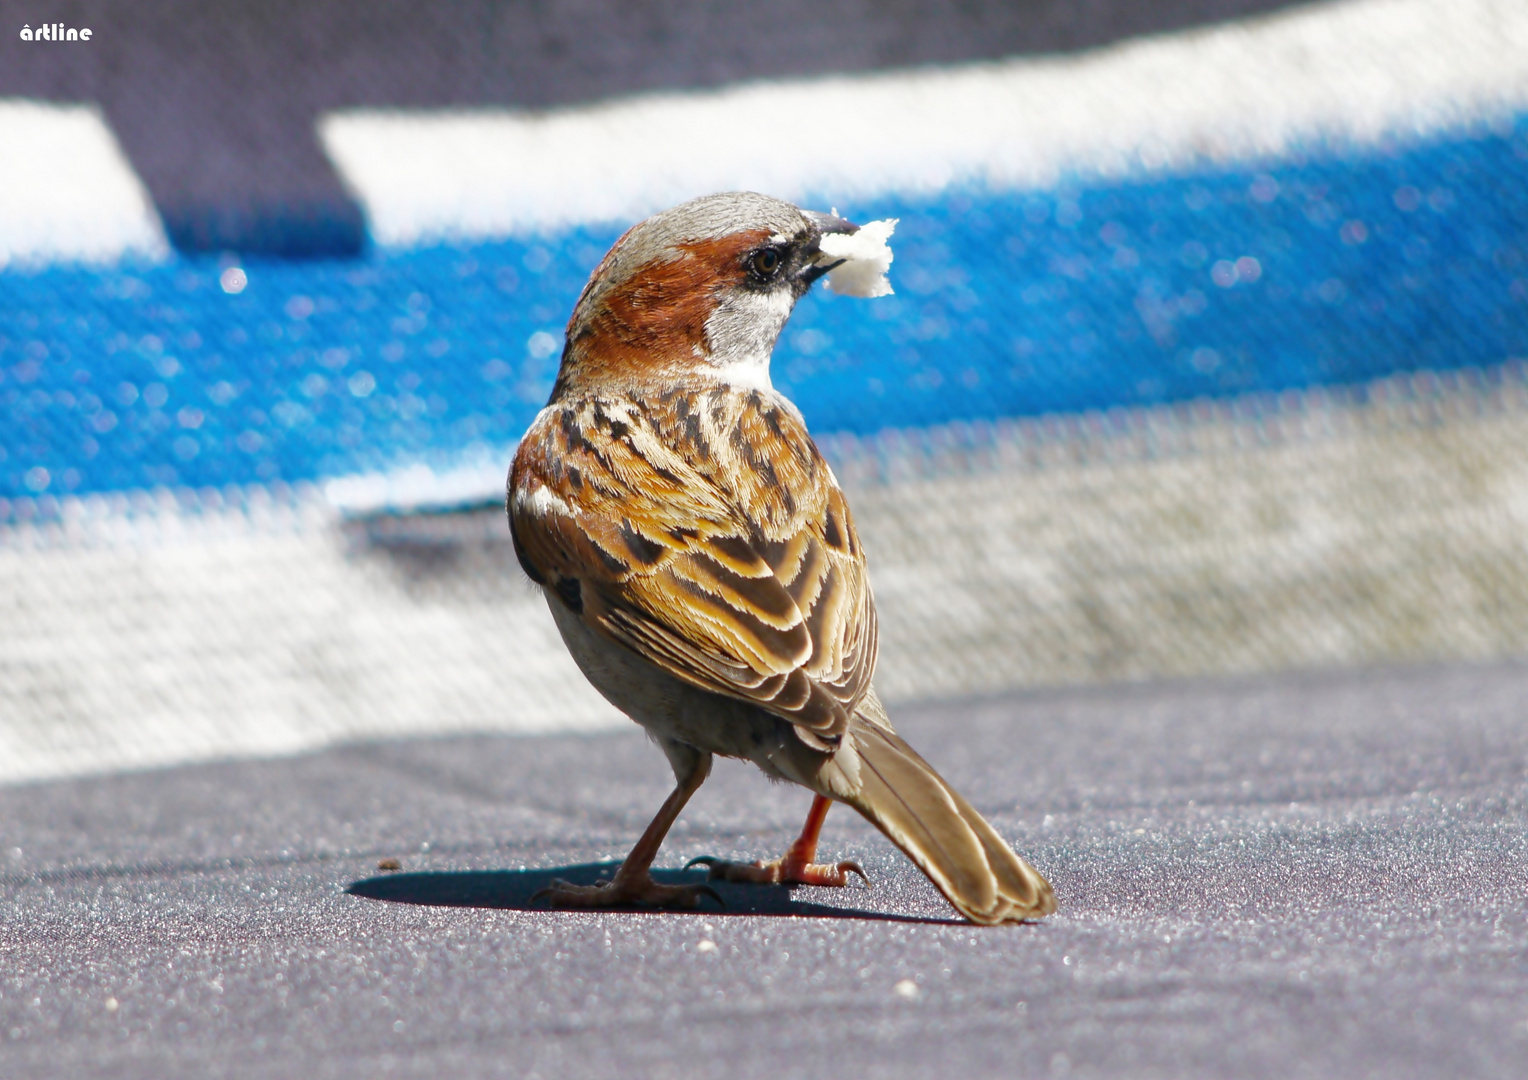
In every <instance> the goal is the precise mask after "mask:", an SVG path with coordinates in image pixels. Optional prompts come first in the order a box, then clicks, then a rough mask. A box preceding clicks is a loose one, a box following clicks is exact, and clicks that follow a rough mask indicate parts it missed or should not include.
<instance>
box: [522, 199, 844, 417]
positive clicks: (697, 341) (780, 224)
mask: <svg viewBox="0 0 1528 1080" xmlns="http://www.w3.org/2000/svg"><path fill="white" fill-rule="evenodd" d="M858 228H859V227H858V226H857V225H853V224H850V223H849V222H847V221H844V220H843V219H842V218H838V217H835V216H833V215H831V214H821V213H817V212H815V211H811V210H802V209H800V208H798V207H796V206H792V205H791V204H790V203H788V202H785V201H784V200H782V199H774V198H770V197H769V196H767V195H756V194H754V193H752V192H736V191H734V192H726V193H724V194H720V195H708V196H706V197H704V198H700V199H694V200H692V201H690V202H687V203H684V204H682V205H680V206H676V207H674V208H673V209H672V210H665V211H663V212H662V213H660V214H655V215H653V216H652V217H650V218H648V219H647V220H646V221H644V222H642V223H641V224H639V225H636V226H634V227H633V228H631V229H630V230H629V231H628V232H627V233H626V235H624V236H622V237H621V238H620V239H619V240H617V241H616V243H615V246H614V247H612V248H611V249H610V251H609V253H608V254H606V256H605V258H604V259H603V260H601V261H600V264H599V266H597V267H596V268H595V270H594V273H593V274H592V275H591V276H590V278H589V283H588V284H587V285H585V286H584V291H583V295H582V296H580V297H579V300H578V304H577V305H576V306H575V307H574V309H573V317H572V318H571V319H569V320H568V333H567V345H566V347H565V349H564V350H563V355H562V368H561V370H560V371H559V373H558V376H557V386H556V388H555V389H554V390H553V391H552V400H553V401H556V400H558V399H559V398H560V397H562V396H563V395H565V394H567V393H570V392H576V391H578V390H583V389H589V388H592V387H595V386H598V385H603V384H607V383H609V382H610V381H612V380H614V381H625V380H632V379H643V380H645V379H651V378H665V377H667V378H673V377H675V376H682V375H687V374H692V373H708V374H711V375H714V376H715V377H716V378H717V379H719V380H720V381H724V382H729V383H733V384H736V385H739V386H747V387H762V386H768V385H769V357H770V353H771V352H772V351H773V350H774V347H775V341H776V339H777V338H779V336H780V330H781V329H782V328H783V327H784V326H785V320H786V319H788V318H789V317H790V313H791V309H792V308H793V307H795V305H796V301H797V300H798V299H800V297H801V296H802V295H803V294H804V293H805V292H806V291H807V289H808V288H810V287H811V285H812V282H814V281H816V280H817V279H818V278H820V277H821V276H822V275H823V274H825V273H827V272H828V271H829V270H831V269H833V266H834V263H833V261H832V260H830V259H826V258H825V257H824V256H823V254H822V252H821V248H820V244H821V241H822V238H823V237H824V236H825V235H829V234H849V233H854V232H855V231H857V230H858Z"/></svg>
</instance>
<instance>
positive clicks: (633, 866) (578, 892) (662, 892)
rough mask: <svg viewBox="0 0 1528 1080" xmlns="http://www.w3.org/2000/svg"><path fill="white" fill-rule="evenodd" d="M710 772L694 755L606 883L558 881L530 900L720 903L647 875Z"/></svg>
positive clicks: (699, 890) (701, 890) (707, 760)
mask: <svg viewBox="0 0 1528 1080" xmlns="http://www.w3.org/2000/svg"><path fill="white" fill-rule="evenodd" d="M710 771H711V755H709V754H706V755H703V756H701V755H695V756H694V764H693V766H692V767H690V768H689V769H688V771H687V772H686V773H685V774H684V775H682V776H680V777H679V783H678V785H677V786H676V787H675V788H674V790H673V792H671V793H670V795H669V797H668V798H667V799H665V800H664V801H663V806H662V807H661V808H660V809H659V810H658V815H657V816H656V817H654V818H653V820H652V823H651V824H649V825H648V826H647V830H646V831H645V832H643V833H642V838H641V839H640V840H638V841H637V842H636V845H635V846H634V847H633V848H632V849H631V852H630V854H628V855H627V856H626V858H625V860H624V861H623V862H622V863H621V867H620V869H619V870H617V871H616V872H615V877H614V878H612V879H611V880H610V881H602V882H600V883H599V884H598V885H571V884H569V883H568V882H566V881H563V880H561V879H560V878H559V879H557V880H554V881H553V882H552V883H551V884H550V885H549V886H547V887H546V888H545V889H542V890H541V891H540V892H538V893H537V894H536V895H535V896H533V897H532V898H531V899H532V900H538V899H541V898H543V897H544V898H546V900H547V901H548V902H549V903H550V904H551V906H552V907H561V908H607V907H676V908H695V907H699V906H700V899H701V897H703V896H709V897H710V898H711V899H713V900H715V901H716V902H717V903H718V904H722V898H721V897H720V896H718V895H717V894H716V890H715V889H712V888H711V887H710V886H708V885H660V884H658V883H657V882H656V881H654V880H653V877H652V873H651V870H652V865H653V859H655V858H656V857H657V855H658V848H659V847H661V846H662V844H663V838H664V837H665V836H667V835H668V831H669V829H670V828H671V827H672V826H673V824H674V819H675V818H677V817H678V816H679V812H680V811H681V810H683V809H684V804H685V803H687V802H689V801H690V796H691V795H694V794H695V792H696V791H697V790H698V789H699V788H700V785H701V784H702V783H703V782H704V781H705V779H706V775H707V774H708V773H709V772H710ZM722 906H725V905H724V904H723V905H722Z"/></svg>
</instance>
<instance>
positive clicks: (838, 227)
mask: <svg viewBox="0 0 1528 1080" xmlns="http://www.w3.org/2000/svg"><path fill="white" fill-rule="evenodd" d="M801 213H802V214H803V215H804V216H805V217H806V219H807V220H808V221H810V222H811V223H812V227H813V228H814V229H815V230H816V233H817V235H816V236H815V237H813V239H812V243H811V246H810V247H809V248H808V251H810V252H813V253H814V254H815V252H816V248H817V242H818V241H819V240H821V239H822V238H823V237H824V236H825V235H827V234H828V233H856V232H859V226H858V225H856V224H854V222H852V221H845V220H844V219H843V218H841V217H838V216H837V215H835V214H824V213H821V212H820V211H817V210H803V211H801ZM842 265H843V260H842V259H836V260H833V261H821V260H819V259H816V258H814V259H813V260H812V261H811V262H809V263H807V264H806V265H805V266H803V267H802V268H801V270H800V271H799V272H798V273H797V274H796V278H797V280H799V281H800V282H802V283H803V284H804V285H810V284H812V282H814V281H816V280H817V279H818V278H820V277H822V276H823V275H824V274H826V273H827V272H828V271H830V270H832V269H833V268H834V267H836V266H842Z"/></svg>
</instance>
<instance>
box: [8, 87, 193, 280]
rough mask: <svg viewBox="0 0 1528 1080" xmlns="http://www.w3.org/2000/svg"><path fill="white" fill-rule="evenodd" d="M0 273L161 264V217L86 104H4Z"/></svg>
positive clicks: (107, 130)
mask: <svg viewBox="0 0 1528 1080" xmlns="http://www.w3.org/2000/svg"><path fill="white" fill-rule="evenodd" d="M0 198H3V203H4V205H3V207H0V268H4V267H6V266H14V265H18V264H19V265H23V266H25V265H28V264H34V263H56V262H88V263H95V262H112V261H115V260H117V259H120V258H123V257H124V256H137V257H139V258H144V259H154V260H158V259H163V258H165V257H167V256H168V255H169V251H170V246H169V244H168V243H167V242H166V240H165V235H164V229H163V227H162V226H161V224H160V221H159V215H158V214H156V213H155V212H154V205H153V203H152V202H151V201H150V200H149V197H148V193H147V192H146V191H145V190H144V188H143V185H142V184H141V183H140V182H139V180H138V176H137V174H136V173H134V172H133V168H132V166H131V165H130V164H128V161H127V157H126V156H125V155H124V154H123V153H122V149H121V147H119V146H118V145H117V140H116V138H115V137H114V136H113V135H112V133H111V129H110V128H109V127H107V126H106V121H105V120H104V119H103V118H102V116H101V113H100V111H99V110H98V109H96V108H94V107H93V106H88V105H51V104H44V103H42V102H35V101H19V100H14V99H0Z"/></svg>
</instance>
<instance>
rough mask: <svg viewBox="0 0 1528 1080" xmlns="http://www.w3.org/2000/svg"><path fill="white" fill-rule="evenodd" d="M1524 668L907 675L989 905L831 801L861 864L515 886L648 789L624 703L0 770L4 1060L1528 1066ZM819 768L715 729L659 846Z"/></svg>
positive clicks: (556, 1066)
mask: <svg viewBox="0 0 1528 1080" xmlns="http://www.w3.org/2000/svg"><path fill="white" fill-rule="evenodd" d="M1525 697H1528V667H1523V666H1516V665H1503V666H1495V667H1429V668H1417V669H1407V670H1391V671H1382V672H1370V673H1350V674H1330V675H1316V676H1303V677H1284V678H1275V679H1261V680H1256V681H1250V680H1249V681H1245V682H1229V683H1217V684H1202V683H1201V684H1178V685H1161V686H1151V687H1134V688H1114V689H1103V690H1083V691H1074V692H1057V693H1050V694H1045V695H1026V696H1019V697H1009V698H1003V699H993V700H983V701H970V702H957V703H943V704H931V705H927V706H923V707H919V708H904V709H902V710H899V712H898V713H897V717H896V718H897V720H898V722H899V725H900V727H901V728H902V730H903V731H904V732H905V733H906V734H907V735H908V737H909V739H910V740H911V741H912V742H913V743H914V744H915V745H917V746H919V747H920V748H922V749H923V751H924V753H925V754H926V755H927V756H928V757H929V758H930V759H932V760H933V761H934V762H935V763H936V764H937V765H938V766H940V767H941V768H942V769H943V770H944V771H945V773H946V775H947V776H948V777H949V778H950V779H951V780H952V781H954V782H955V783H956V784H957V786H959V787H960V788H961V789H962V790H963V791H965V792H966V793H967V795H968V796H969V797H970V798H971V799H972V801H973V802H975V803H976V805H977V806H978V807H980V808H982V809H983V810H985V811H987V812H988V813H989V814H990V816H991V817H992V819H993V821H994V822H995V824H996V825H997V826H998V828H999V829H1000V830H1001V831H1002V832H1004V833H1005V834H1006V835H1007V836H1009V837H1011V838H1012V839H1013V840H1014V842H1015V844H1016V846H1017V847H1018V849H1019V850H1020V851H1022V852H1024V853H1026V854H1027V855H1028V856H1029V857H1030V858H1031V859H1033V861H1034V862H1035V863H1036V864H1037V865H1038V866H1039V867H1040V868H1041V869H1043V870H1044V871H1045V872H1046V873H1047V874H1048V875H1049V876H1050V878H1051V880H1052V881H1053V882H1054V883H1055V885H1056V889H1057V892H1058V894H1059V896H1060V899H1061V911H1060V913H1059V914H1057V915H1056V916H1054V917H1052V918H1050V919H1048V920H1046V921H1045V922H1044V923H1042V924H1038V925H1027V926H1020V927H1006V928H999V929H978V928H975V927H971V926H967V925H964V924H961V923H957V922H953V921H950V918H949V916H950V913H949V911H948V909H947V908H946V907H945V906H944V904H943V902H942V900H941V899H940V898H939V896H938V895H937V894H936V893H935V892H934V891H933V889H932V888H931V887H929V886H928V885H927V884H926V883H925V882H924V881H923V879H922V878H921V877H920V876H918V875H917V873H916V872H915V871H913V870H912V869H911V867H910V866H909V865H908V864H907V863H906V862H905V861H904V860H903V859H902V858H901V857H900V855H898V854H897V853H896V852H895V851H894V849H892V848H891V847H890V846H889V845H888V844H887V843H886V842H884V841H883V840H882V839H881V838H880V837H879V836H878V835H877V834H875V833H874V832H873V831H872V830H870V829H869V827H868V826H866V825H864V824H862V823H861V822H860V821H859V820H858V819H857V818H855V817H854V816H853V815H852V814H851V813H849V812H848V811H845V810H843V809H838V810H835V812H834V814H833V816H832V817H831V818H830V819H829V823H828V828H827V832H826V838H825V850H826V851H828V852H831V853H833V854H835V855H847V856H852V857H855V858H858V859H860V860H862V861H863V862H864V864H865V866H866V868H867V870H869V872H870V874H871V877H872V878H873V879H874V881H875V887H874V888H873V889H870V890H865V889H850V890H808V889H802V890H799V891H797V892H796V893H794V894H787V893H786V892H785V891H784V890H778V889H763V888H752V887H732V886H729V887H727V888H726V889H725V894H726V899H727V901H728V905H729V906H728V911H727V912H726V913H725V914H723V913H720V912H703V913H699V914H643V913H602V914H586V913H553V912H547V911H541V910H534V909H532V908H530V907H529V905H528V898H529V896H530V894H531V893H533V892H534V891H535V889H536V888H537V887H538V886H539V884H540V883H541V882H542V881H544V880H545V878H546V877H547V876H548V871H550V870H551V869H553V868H564V869H563V870H562V871H561V872H563V873H567V874H568V875H569V876H576V875H577V874H579V873H583V874H585V875H586V876H587V875H590V874H592V873H593V868H592V867H591V866H590V865H589V864H594V863H598V862H600V861H602V860H608V859H612V858H616V857H618V856H619V855H620V854H621V853H622V852H623V851H624V850H625V848H626V846H627V845H628V844H629V843H630V842H631V840H632V839H633V838H634V837H635V836H636V834H637V833H638V832H639V831H640V829H641V827H642V826H643V824H645V822H646V820H647V818H648V816H649V815H650V814H651V812H652V811H653V809H654V808H656V806H657V805H658V803H659V802H660V801H661V799H662V798H663V796H664V794H665V792H666V790H667V788H668V783H669V778H668V775H667V772H666V766H665V764H664V762H663V760H662V757H661V755H660V754H659V753H658V752H657V750H655V749H654V748H652V747H651V746H649V745H647V744H646V742H645V741H644V739H643V738H642V737H641V735H640V734H638V733H636V732H635V731H634V732H632V733H620V734H613V735H604V736H585V737H555V738H554V737H548V738H459V739H448V740H434V741H415V742H398V743H385V744H369V745H357V746H349V747H343V748H339V749H335V750H331V751H328V752H325V753H320V754H314V755H311V756H307V757H301V758H296V759H289V760H282V761H269V762H254V763H234V764H220V765H201V766H194V767H184V768H177V769H170V770H164V771H158V772H152V773H143V774H138V775H129V776H113V777H108V778H101V779H86V780H70V781H63V782H54V783H42V784H33V785H27V786H21V787H12V788H7V789H0V832H3V835H0V1076H4V1077H7V1078H13V1080H21V1078H26V1077H50V1078H56V1077H73V1076H94V1077H180V1076H188V1077H189V1076H196V1077H203V1076H229V1077H285V1076H294V1077H295V1076H300V1077H339V1076H344V1077H371V1076H378V1075H382V1076H407V1077H413V1076H421V1077H423V1076H428V1077H450V1078H453V1080H456V1078H467V1077H477V1076H509V1077H522V1076H523V1077H532V1076H539V1077H551V1076H561V1077H604V1076H610V1077H618V1076H619V1077H649V1076H652V1077H667V1076H734V1077H755V1076H757V1077H766V1076H767V1077H792V1076H803V1077H805V1076H825V1075H839V1074H842V1075H852V1076H866V1077H899V1076H908V1077H927V1076H943V1077H962V1078H964V1077H989V1076H990V1077H1016V1076H1066V1075H1070V1076H1078V1077H1081V1076H1150V1077H1155V1076H1161V1077H1222V1076H1224V1077H1232V1076H1234V1077H1264V1076H1267V1077H1281V1078H1283V1077H1303V1076H1323V1077H1368V1076H1375V1077H1380V1076H1383V1077H1401V1078H1404V1077H1475V1076H1492V1077H1497V1076H1500V1077H1506V1076H1528V837H1525V826H1528V724H1525V723H1524V718H1523V711H1524V709H1523V704H1522V703H1523V701H1524V700H1525ZM807 801H808V800H807V797H806V796H805V794H804V793H802V792H799V791H795V790H793V789H787V788H782V787H774V786H771V785H769V784H768V783H766V782H764V781H763V780H762V779H761V778H760V777H758V776H757V775H756V774H754V773H752V772H751V771H750V770H748V769H746V768H745V767H743V766H740V765H737V764H732V763H721V764H719V766H718V768H717V771H716V773H715V775H714V776H713V777H712V779H711V781H710V782H709V783H708V784H707V785H706V787H705V788H703V789H702V791H701V793H700V794H699V795H698V796H697V798H696V800H695V802H694V803H692V806H691V808H690V810H689V811H688V812H687V813H686V814H685V815H684V817H683V818H682V819H681V820H680V822H679V824H678V826H677V827H676V830H675V832H674V834H673V836H672V837H671V840H670V843H669V845H668V846H667V848H666V849H665V852H664V854H663V857H662V860H661V861H662V864H663V865H666V866H669V867H678V866H679V865H680V864H681V863H682V862H683V861H684V860H685V859H686V858H688V857H690V856H692V855H697V854H702V853H716V854H722V855H746V856H749V857H754V856H760V855H765V854H772V853H776V852H778V850H779V849H780V848H781V847H782V846H783V845H784V844H785V843H786V842H787V841H788V840H789V838H790V836H791V835H792V831H793V829H794V828H795V827H796V825H797V824H798V820H799V818H800V817H801V815H802V814H804V812H805V810H806V806H807ZM384 857H396V858H398V859H400V860H401V862H402V864H403V871H402V872H401V873H396V874H380V873H378V871H377V869H376V867H377V862H378V860H379V859H381V858H384ZM570 867H571V868H573V869H571V870H569V869H567V868H570ZM526 868H530V869H526ZM580 868H582V869H580ZM708 943H709V944H708Z"/></svg>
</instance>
